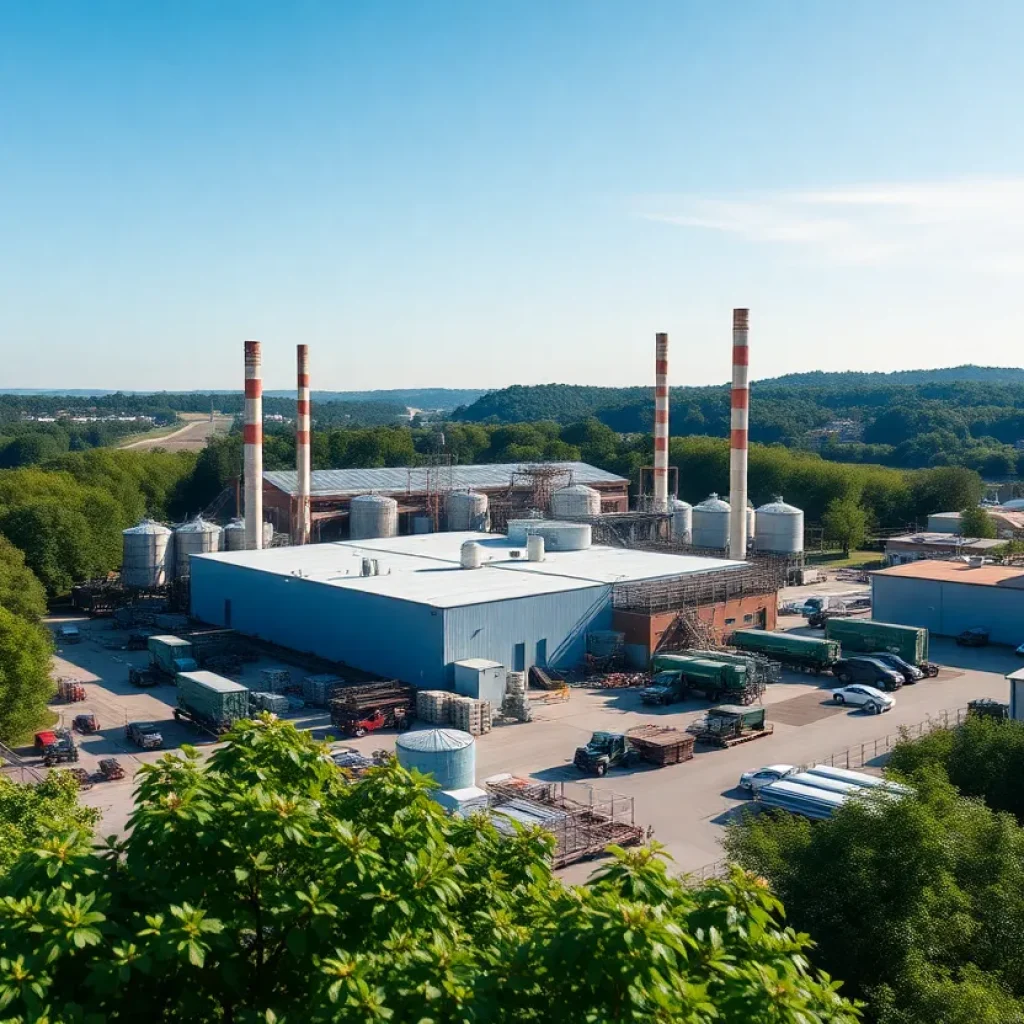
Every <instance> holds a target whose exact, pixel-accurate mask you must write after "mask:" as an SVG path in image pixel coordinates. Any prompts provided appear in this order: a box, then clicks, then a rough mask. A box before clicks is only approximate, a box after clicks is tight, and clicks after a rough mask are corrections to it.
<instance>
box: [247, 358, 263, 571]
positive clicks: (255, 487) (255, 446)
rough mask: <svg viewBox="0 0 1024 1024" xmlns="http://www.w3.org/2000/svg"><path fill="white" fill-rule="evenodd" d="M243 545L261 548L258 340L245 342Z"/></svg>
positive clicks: (260, 361) (261, 361)
mask: <svg viewBox="0 0 1024 1024" xmlns="http://www.w3.org/2000/svg"><path fill="white" fill-rule="evenodd" d="M242 440H243V442H244V445H245V462H244V468H245V546H246V549H247V550H249V551H255V550H258V549H259V548H262V547H263V356H262V352H261V347H260V343H259V342H258V341H247V342H246V343H245V420H244V424H243V426H242Z"/></svg>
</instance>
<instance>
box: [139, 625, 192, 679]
mask: <svg viewBox="0 0 1024 1024" xmlns="http://www.w3.org/2000/svg"><path fill="white" fill-rule="evenodd" d="M146 646H147V647H148V648H149V661H150V664H151V665H152V666H153V667H154V668H156V669H159V670H160V671H161V672H163V673H164V674H165V675H169V676H173V675H174V674H175V667H174V663H175V662H176V661H180V660H181V659H182V658H194V657H195V652H194V651H193V649H192V644H191V642H190V641H188V640H182V638H181V637H180V636H170V635H167V634H164V635H162V636H151V637H150V638H149V639H148V640H147V641H146Z"/></svg>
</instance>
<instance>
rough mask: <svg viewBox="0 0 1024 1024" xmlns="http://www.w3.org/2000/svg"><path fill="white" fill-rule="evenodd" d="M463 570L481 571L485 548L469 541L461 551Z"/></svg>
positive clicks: (473, 541)
mask: <svg viewBox="0 0 1024 1024" xmlns="http://www.w3.org/2000/svg"><path fill="white" fill-rule="evenodd" d="M459 555H460V559H459V560H460V562H461V563H462V568H463V569H479V568H480V566H481V565H483V564H484V552H483V548H481V547H480V545H479V544H477V542H476V541H475V540H467V541H466V543H465V544H463V545H462V547H461V548H460V549H459Z"/></svg>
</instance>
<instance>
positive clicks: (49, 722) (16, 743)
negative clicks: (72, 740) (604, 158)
mask: <svg viewBox="0 0 1024 1024" xmlns="http://www.w3.org/2000/svg"><path fill="white" fill-rule="evenodd" d="M59 721H60V715H59V714H58V712H56V711H54V710H53V708H47V709H46V711H45V713H44V714H43V715H41V716H40V718H39V721H38V722H36V724H35V726H34V727H33V728H31V729H29V730H28V731H27V732H26V733H24V735H21V736H16V737H15V738H14V740H13V741H12V742H10V743H8V744H7V746H8V747H9V748H10V749H12V750H17V749H18V747H31V746H32V744H33V743H34V742H35V737H36V733H37V732H43V730H44V729H52V728H53V727H54V726H55V725H56V724H57V723H58V722H59ZM69 724H70V723H69Z"/></svg>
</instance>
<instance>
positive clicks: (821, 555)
mask: <svg viewBox="0 0 1024 1024" xmlns="http://www.w3.org/2000/svg"><path fill="white" fill-rule="evenodd" d="M805 563H806V564H807V565H813V566H820V567H821V568H823V569H881V568H882V567H883V566H884V564H885V559H884V558H883V557H882V555H881V554H880V553H879V552H877V551H851V552H850V554H849V557H847V558H844V557H843V553H842V551H816V552H813V553H810V554H808V555H807V556H806V558H805Z"/></svg>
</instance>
